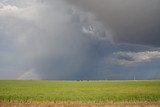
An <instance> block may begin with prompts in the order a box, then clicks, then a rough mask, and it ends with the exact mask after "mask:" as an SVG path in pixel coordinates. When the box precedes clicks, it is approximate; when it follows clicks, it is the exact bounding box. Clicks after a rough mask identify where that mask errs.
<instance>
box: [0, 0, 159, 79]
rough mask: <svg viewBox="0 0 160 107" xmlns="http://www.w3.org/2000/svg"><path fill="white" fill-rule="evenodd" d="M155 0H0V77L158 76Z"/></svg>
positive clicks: (102, 77) (92, 77) (157, 9)
mask: <svg viewBox="0 0 160 107" xmlns="http://www.w3.org/2000/svg"><path fill="white" fill-rule="evenodd" d="M159 5H160V1H159V0H0V79H65V80H66V79H67V80H70V79H74V80H78V79H87V80H89V79H134V77H136V79H160V30H159V29H160V6H159Z"/></svg>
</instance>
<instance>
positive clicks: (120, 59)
mask: <svg viewBox="0 0 160 107" xmlns="http://www.w3.org/2000/svg"><path fill="white" fill-rule="evenodd" d="M113 55H114V58H113V59H112V61H113V63H115V64H119V65H130V64H137V63H142V62H148V61H152V60H153V59H157V60H158V59H160V52H159V51H145V52H116V53H114V54H113Z"/></svg>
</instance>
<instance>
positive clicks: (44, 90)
mask: <svg viewBox="0 0 160 107" xmlns="http://www.w3.org/2000/svg"><path fill="white" fill-rule="evenodd" d="M0 101H7V102H12V101H19V102H83V103H85V102H95V103H99V102H102V103H106V102H159V101H160V81H158V80H157V81H156V80H155V81H32V80H29V81H16V80H14V81H11V80H10V81H9V80H1V81H0Z"/></svg>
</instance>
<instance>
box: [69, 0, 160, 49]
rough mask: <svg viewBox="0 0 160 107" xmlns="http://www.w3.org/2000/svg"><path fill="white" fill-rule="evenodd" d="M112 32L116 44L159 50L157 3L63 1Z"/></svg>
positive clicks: (144, 0)
mask: <svg viewBox="0 0 160 107" xmlns="http://www.w3.org/2000/svg"><path fill="white" fill-rule="evenodd" d="M66 1H68V2H69V3H72V4H74V5H76V6H78V7H79V8H81V9H84V10H85V11H90V12H93V13H94V14H95V15H96V16H97V19H98V20H100V21H101V22H102V23H103V24H104V25H105V26H106V27H109V28H110V29H112V30H113V31H114V40H115V41H116V42H119V43H124V42H125V43H134V44H143V45H151V46H160V36H159V35H160V30H159V29H160V20H159V19H160V6H159V4H160V1H159V0H66Z"/></svg>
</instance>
